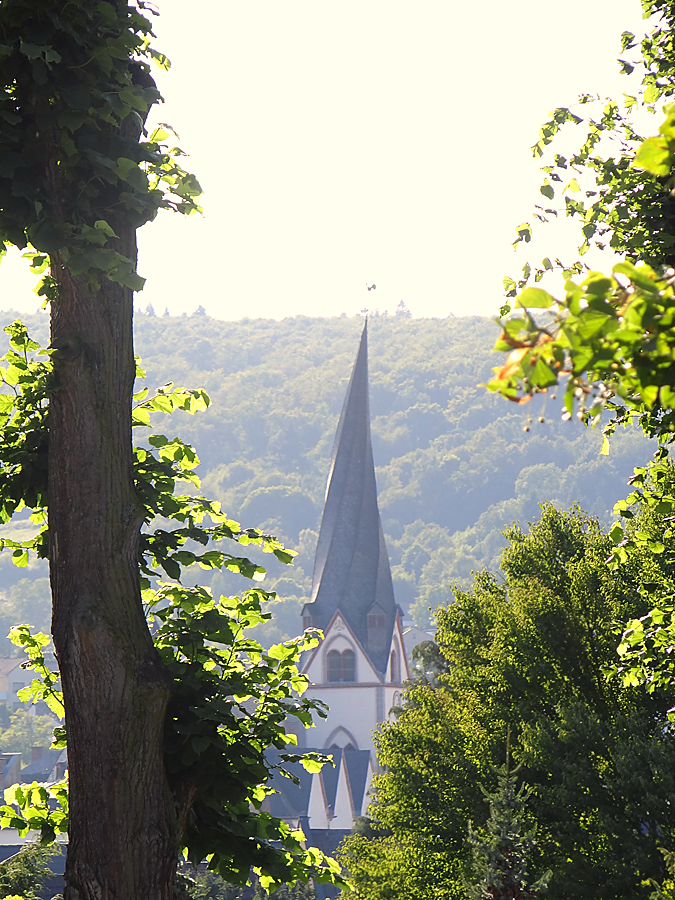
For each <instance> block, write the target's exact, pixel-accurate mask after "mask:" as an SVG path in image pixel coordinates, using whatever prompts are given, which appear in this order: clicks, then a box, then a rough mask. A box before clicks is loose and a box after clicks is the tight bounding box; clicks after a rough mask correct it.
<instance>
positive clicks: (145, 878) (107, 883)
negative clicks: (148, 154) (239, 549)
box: [49, 228, 177, 900]
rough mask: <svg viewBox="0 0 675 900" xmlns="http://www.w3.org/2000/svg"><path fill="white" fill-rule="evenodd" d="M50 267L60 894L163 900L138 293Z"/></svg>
mask: <svg viewBox="0 0 675 900" xmlns="http://www.w3.org/2000/svg"><path fill="white" fill-rule="evenodd" d="M118 234H120V232H119V231H118ZM121 237H122V238H123V240H122V241H120V246H119V248H118V249H120V250H121V252H123V253H124V254H125V255H126V256H128V257H130V258H131V259H135V258H136V248H135V232H134V231H133V230H132V229H130V228H129V229H127V231H126V235H121ZM53 262H54V266H53V269H52V274H53V275H54V277H55V278H56V279H57V281H58V283H59V291H60V299H59V301H58V302H57V303H55V304H53V306H52V321H51V330H52V331H51V335H52V346H53V347H54V348H55V349H56V351H57V352H56V354H55V373H56V381H55V389H54V392H53V394H52V396H51V400H50V435H49V441H50V444H49V533H50V541H51V547H50V575H51V585H52V594H53V620H52V628H53V636H54V646H55V649H56V654H57V657H58V663H59V668H60V672H61V679H62V684H63V691H64V697H65V707H66V728H67V736H68V766H69V772H70V844H69V849H68V857H67V863H66V886H65V894H64V896H65V900H83V898H86V900H168V898H169V896H170V893H171V886H172V882H173V875H174V870H175V865H176V859H177V846H176V840H177V839H176V822H175V810H174V805H173V799H172V796H171V792H170V790H169V787H168V785H167V782H166V777H165V772H164V766H163V759H162V733H163V726H164V715H165V710H166V703H167V699H168V695H169V689H170V686H169V684H168V682H167V679H166V676H165V674H164V672H163V669H162V666H161V664H160V662H159V659H158V657H157V655H156V653H155V650H154V648H153V645H152V640H151V637H150V634H149V632H148V628H147V625H146V622H145V618H144V615H143V609H142V605H141V599H140V590H139V574H138V534H139V526H140V523H141V515H140V508H139V503H138V500H137V498H136V496H135V492H134V485H133V471H132V449H131V400H132V397H131V394H132V389H133V380H134V359H133V338H132V294H131V291H129V290H127V289H123V288H121V287H120V286H119V285H116V284H111V283H109V282H105V281H104V283H103V286H102V287H101V288H100V289H98V290H96V289H95V290H94V291H92V290H91V287H90V286H89V285H88V284H87V281H86V279H74V278H73V277H72V276H71V275H70V273H69V271H68V270H67V269H65V268H64V267H63V266H62V265H61V264H60V261H59V260H58V258H57V259H55V260H53Z"/></svg>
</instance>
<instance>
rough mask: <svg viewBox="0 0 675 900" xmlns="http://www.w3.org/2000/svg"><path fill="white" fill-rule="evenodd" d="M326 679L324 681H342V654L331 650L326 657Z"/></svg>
mask: <svg viewBox="0 0 675 900" xmlns="http://www.w3.org/2000/svg"><path fill="white" fill-rule="evenodd" d="M326 662H327V665H328V673H327V674H328V677H327V678H326V681H329V682H332V681H342V677H341V675H342V654H341V653H340V651H339V650H331V651H330V652H329V654H328V656H327V657H326Z"/></svg>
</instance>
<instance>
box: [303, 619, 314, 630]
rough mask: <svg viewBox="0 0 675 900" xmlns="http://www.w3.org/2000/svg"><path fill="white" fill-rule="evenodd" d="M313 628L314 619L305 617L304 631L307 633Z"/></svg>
mask: <svg viewBox="0 0 675 900" xmlns="http://www.w3.org/2000/svg"><path fill="white" fill-rule="evenodd" d="M311 627H312V617H311V616H303V617H302V629H303V631H306V630H307V629H308V628H311Z"/></svg>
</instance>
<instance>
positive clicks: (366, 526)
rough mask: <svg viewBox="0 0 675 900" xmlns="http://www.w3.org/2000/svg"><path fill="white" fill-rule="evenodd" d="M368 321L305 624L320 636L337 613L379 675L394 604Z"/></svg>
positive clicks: (343, 419) (339, 439)
mask: <svg viewBox="0 0 675 900" xmlns="http://www.w3.org/2000/svg"><path fill="white" fill-rule="evenodd" d="M367 329H368V323H367V322H366V325H365V326H364V329H363V334H362V335H361V344H360V346H359V351H358V354H357V356H356V362H355V363H354V369H353V371H352V376H351V380H350V382H349V387H348V389H347V396H346V398H345V402H344V406H343V408H342V414H341V416H340V422H339V425H338V429H337V434H336V436H335V445H334V447H333V459H332V462H331V467H330V472H329V476H328V487H327V489H326V500H325V505H324V511H323V518H322V520H321V530H320V532H319V542H318V545H317V549H316V560H315V563H314V579H313V585H312V595H311V600H310V602H309V603H307V604H306V605H305V608H304V609H303V618H304V621H305V624H312V625H314V626H315V627H317V628H321V629H323V630H325V629H326V628H327V627H328V625H329V623H330V621H331V619H332V618H333V616H334V615H335V613H336V612H338V611H339V613H340V615H341V616H342V617H343V618H344V620H345V621H346V623H347V624H348V626H349V627H350V629H351V630H352V632H353V633H354V635H355V636H356V637H357V638H358V640H359V642H360V643H361V645H362V647H363V648H364V650H365V651H366V652H367V654H368V656H369V658H370V660H371V662H372V664H373V666H374V667H375V669H376V670H377V671H378V672H380V673H383V672H384V671H385V670H386V668H387V664H388V662H389V650H390V647H391V640H392V633H393V629H394V624H395V620H396V609H397V608H396V603H395V600H394V590H393V586H392V580H391V570H390V568H389V557H388V556H387V548H386V546H385V542H384V534H383V532H382V524H381V522H380V511H379V509H378V505H377V488H376V484H375V465H374V463H373V448H372V444H371V439H370V411H369V402H368V330H367Z"/></svg>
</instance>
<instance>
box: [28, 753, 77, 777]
mask: <svg viewBox="0 0 675 900" xmlns="http://www.w3.org/2000/svg"><path fill="white" fill-rule="evenodd" d="M65 759H66V751H65V750H45V752H44V753H43V754H42V756H41V757H40V758H39V759H36V760H35V761H34V762H32V763H29V764H28V765H27V766H24V768H23V769H22V770H21V778H22V780H23V781H25V782H31V781H49V780H50V776H51V774H52V772H53V771H54V768H55V766H56V764H57V763H58V762H61V761H62V760H65Z"/></svg>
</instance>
